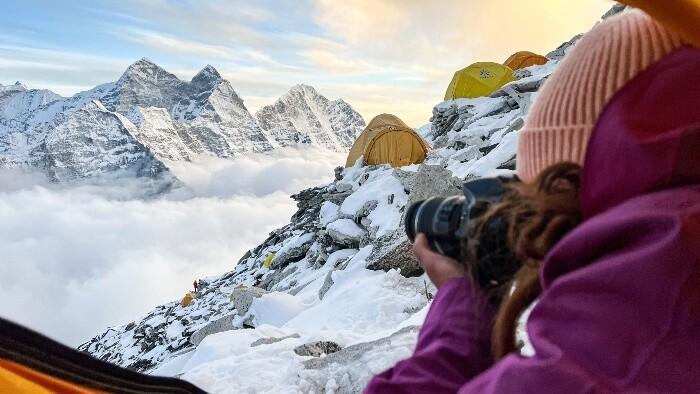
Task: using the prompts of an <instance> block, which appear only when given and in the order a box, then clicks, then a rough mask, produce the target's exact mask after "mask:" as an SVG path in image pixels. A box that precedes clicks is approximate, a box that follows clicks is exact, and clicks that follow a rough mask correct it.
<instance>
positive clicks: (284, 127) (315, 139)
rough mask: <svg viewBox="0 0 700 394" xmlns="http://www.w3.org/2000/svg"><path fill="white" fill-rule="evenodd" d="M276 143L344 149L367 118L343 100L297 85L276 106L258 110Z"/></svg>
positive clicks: (343, 150) (263, 126)
mask: <svg viewBox="0 0 700 394" xmlns="http://www.w3.org/2000/svg"><path fill="white" fill-rule="evenodd" d="M255 117H256V118H257V120H258V124H259V125H260V127H261V128H262V129H263V130H264V131H265V133H266V134H267V135H268V137H269V139H270V140H271V141H274V142H273V143H274V144H275V145H277V146H296V145H299V144H301V145H314V146H321V147H324V148H326V149H329V150H332V151H336V152H345V151H348V150H350V147H351V146H352V144H353V142H355V137H356V136H357V134H359V133H360V132H361V131H362V129H363V128H364V127H365V121H364V119H362V116H360V114H359V113H357V112H356V111H355V110H354V109H353V108H352V107H351V106H350V105H349V104H348V103H346V102H345V101H343V99H338V100H334V101H330V100H328V99H327V98H325V97H324V96H322V95H321V94H319V93H318V92H317V91H316V89H314V88H313V87H311V86H308V85H296V86H294V87H292V88H291V89H290V90H289V92H287V93H286V94H285V95H283V96H282V97H280V98H279V99H278V100H277V101H276V102H275V103H274V104H273V105H268V106H265V107H262V108H261V109H260V110H259V111H258V112H256V113H255Z"/></svg>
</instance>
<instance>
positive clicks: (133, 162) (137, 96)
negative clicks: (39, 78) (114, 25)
mask: <svg viewBox="0 0 700 394" xmlns="http://www.w3.org/2000/svg"><path fill="white" fill-rule="evenodd" d="M278 104H279V105H278ZM280 105H281V106H282V108H283V111H281V112H274V113H273V112H270V116H267V117H265V119H267V120H266V123H265V125H266V126H265V127H266V129H265V130H263V129H261V127H260V126H258V122H257V120H256V119H255V118H254V117H253V116H252V115H251V114H250V112H248V109H247V108H246V107H245V105H244V104H243V100H242V99H241V98H240V96H238V94H237V93H236V91H235V90H234V89H233V87H232V86H231V84H230V83H229V82H228V81H226V80H225V79H223V78H222V77H221V75H220V74H219V73H218V72H217V71H216V69H215V68H214V67H212V66H206V67H204V68H203V69H202V70H201V71H200V72H199V73H197V75H195V76H194V77H193V78H192V80H191V81H189V82H187V81H182V80H180V79H179V78H177V77H176V76H175V75H173V74H171V73H169V72H167V71H166V70H164V69H163V68H161V67H159V66H158V65H156V64H154V63H152V62H151V61H149V60H148V59H145V58H144V59H141V60H139V61H137V62H135V63H134V64H132V65H130V66H129V67H128V68H127V70H126V71H125V72H124V74H123V75H122V76H121V77H120V78H119V80H118V81H116V82H112V83H106V84H103V85H99V86H97V87H95V88H93V89H91V90H89V91H86V92H81V93H78V94H76V95H74V96H73V97H70V98H64V97H61V96H59V95H57V94H55V93H52V92H50V91H48V90H36V89H33V90H27V89H26V88H25V87H24V86H22V85H21V84H20V83H19V82H18V83H17V84H15V85H12V86H2V85H0V163H2V165H3V166H10V167H27V168H38V169H40V170H42V171H44V172H45V173H46V174H47V175H48V176H49V177H50V178H51V179H52V180H54V181H61V180H72V179H76V178H87V177H95V176H146V177H151V178H157V179H161V178H166V179H167V180H168V181H169V182H171V181H173V179H174V178H173V177H172V175H170V174H169V173H168V169H167V166H166V165H165V164H163V161H168V160H170V161H177V160H186V161H190V160H192V159H194V158H195V156H197V155H209V156H216V157H235V156H240V155H244V154H248V153H264V152H270V151H271V150H272V149H274V148H275V147H280V146H291V145H294V142H293V141H295V140H297V141H299V142H301V143H304V144H310V145H314V146H316V147H323V148H327V149H331V150H335V151H344V150H347V149H349V147H350V145H351V144H352V142H353V141H354V137H355V133H356V132H357V130H358V129H361V128H362V127H364V120H363V119H362V117H361V116H360V115H359V114H358V113H357V112H355V111H354V110H353V109H352V107H350V106H349V105H348V104H347V103H345V102H344V101H343V100H342V99H339V100H336V101H329V100H328V99H326V98H325V97H323V96H321V95H319V94H318V93H317V92H316V91H315V90H314V89H313V88H312V87H310V86H303V85H302V86H299V87H295V88H292V90H291V91H290V93H288V94H287V95H285V96H284V97H282V98H281V99H280V100H278V102H277V104H275V106H272V107H265V108H264V109H263V110H261V111H262V112H263V113H267V111H268V110H267V108H279V107H280ZM284 122H287V123H288V124H289V125H292V127H288V128H285V127H286V126H285V127H283V126H282V125H283V124H287V123H284ZM273 124H275V125H280V126H274V127H272V126H270V125H273Z"/></svg>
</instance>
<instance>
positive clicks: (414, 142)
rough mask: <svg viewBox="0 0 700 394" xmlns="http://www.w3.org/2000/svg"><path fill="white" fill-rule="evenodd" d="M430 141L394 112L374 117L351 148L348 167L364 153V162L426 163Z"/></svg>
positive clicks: (394, 165) (398, 165)
mask: <svg viewBox="0 0 700 394" xmlns="http://www.w3.org/2000/svg"><path fill="white" fill-rule="evenodd" d="M429 148H430V147H429V146H428V143H427V142H425V140H424V139H423V137H421V136H420V135H419V134H418V133H416V131H415V130H413V129H412V128H410V127H408V126H407V125H406V123H404V122H403V121H402V120H401V119H399V118H398V117H396V116H394V115H390V114H381V115H377V116H375V117H374V119H372V120H371V121H370V122H369V124H368V125H367V127H365V129H364V130H363V131H362V133H361V134H360V135H359V136H358V137H357V139H356V140H355V143H354V144H353V145H352V148H350V153H349V154H348V159H347V161H346V163H345V166H346V167H351V166H353V165H354V164H355V162H356V161H357V159H358V158H359V157H360V156H364V159H363V162H362V164H363V165H368V164H369V165H374V164H384V163H387V164H389V165H391V166H392V167H401V166H406V165H409V164H417V163H422V162H423V160H425V156H426V155H427V154H428V149H429Z"/></svg>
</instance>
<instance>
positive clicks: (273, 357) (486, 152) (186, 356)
mask: <svg viewBox="0 0 700 394" xmlns="http://www.w3.org/2000/svg"><path fill="white" fill-rule="evenodd" d="M620 10H621V7H617V8H616V9H614V11H615V12H619V11H620ZM578 38H580V36H576V37H574V38H573V39H572V40H571V41H569V42H567V43H564V44H562V45H561V46H560V47H559V48H557V49H556V50H555V51H553V52H551V53H550V54H548V56H547V57H548V58H549V59H550V61H549V62H548V63H547V64H545V65H541V66H531V67H528V68H526V69H523V70H519V71H518V72H517V75H518V76H519V79H518V80H516V81H514V82H512V83H510V84H508V85H506V86H504V87H503V88H502V89H500V90H499V91H497V92H495V93H494V94H492V95H491V96H490V97H480V98H474V99H458V100H451V101H446V102H442V103H439V104H437V105H436V106H435V107H434V108H433V116H432V117H431V124H430V126H429V127H422V128H421V129H420V130H419V132H421V134H423V135H424V136H425V137H426V139H427V140H428V142H429V143H430V145H431V147H432V148H431V150H430V152H429V154H428V157H427V159H426V161H425V162H424V163H423V164H420V165H412V166H407V167H403V168H391V167H388V166H386V165H381V166H367V167H360V166H359V164H358V165H355V166H353V167H350V168H341V167H339V168H337V169H336V174H335V175H336V178H335V181H333V182H331V183H329V184H327V185H322V186H319V187H315V188H311V189H307V190H304V191H301V192H300V193H298V194H295V195H294V196H292V197H293V198H294V199H295V200H296V201H297V207H298V211H297V212H296V213H295V214H294V215H293V216H292V218H291V221H290V223H289V224H288V225H286V226H284V227H282V228H280V229H277V230H275V231H273V232H271V233H270V235H269V237H268V239H267V240H265V241H264V242H263V243H261V244H260V245H258V246H256V247H255V248H253V249H251V250H250V251H249V252H248V253H246V254H245V255H244V256H243V257H242V258H241V259H240V261H239V262H238V263H237V265H236V266H235V268H234V270H233V271H231V272H228V273H225V274H223V275H221V276H218V277H212V278H207V279H205V280H202V281H200V293H199V295H198V296H197V298H195V299H194V300H193V301H192V302H191V303H190V304H189V305H187V306H182V305H181V304H180V302H179V300H176V301H173V302H171V303H168V304H165V305H161V306H159V307H157V308H155V309H154V310H153V311H152V312H150V313H149V314H147V315H146V316H144V317H143V318H141V319H138V320H135V321H133V322H130V323H128V324H126V325H123V326H120V327H112V328H109V329H108V330H106V331H105V332H103V333H101V334H99V335H97V336H96V337H94V338H93V339H92V340H90V341H88V342H86V343H85V344H83V345H82V346H80V349H81V350H83V351H85V352H88V353H90V354H92V355H94V356H96V357H99V358H101V359H104V360H108V361H110V362H113V363H116V364H118V365H122V366H125V367H128V368H132V369H136V370H139V371H144V372H149V373H153V374H161V375H168V376H179V377H181V378H182V379H186V380H188V381H191V382H193V383H195V384H197V385H198V386H200V387H201V388H203V389H205V390H208V391H210V392H289V393H310V392H314V393H324V392H327V393H359V392H361V391H362V389H363V388H364V386H365V385H366V383H367V381H368V380H369V379H370V378H371V377H372V376H373V375H374V374H376V373H378V372H381V371H383V370H384V369H386V368H388V367H390V366H392V365H393V364H394V363H396V361H398V360H400V359H402V358H405V357H408V356H409V355H410V354H411V353H412V351H413V348H414V347H415V342H416V337H417V333H418V330H419V329H420V326H421V324H422V322H423V320H424V318H425V315H426V314H427V311H428V308H429V305H430V299H431V298H432V294H433V293H434V292H435V288H434V287H432V285H430V282H429V280H428V279H427V277H426V276H425V275H424V274H422V273H421V270H420V269H419V265H418V263H417V262H416V261H415V260H414V258H413V257H412V255H411V252H410V244H409V242H408V239H407V237H406V234H405V232H404V229H403V226H402V216H403V215H404V213H405V209H406V207H407V206H409V205H410V204H411V203H412V202H415V201H419V200H422V199H425V198H427V197H429V196H435V195H455V194H460V193H461V184H462V183H463V181H464V180H465V179H469V178H474V177H484V176H494V175H509V174H512V173H513V172H514V169H515V159H516V157H515V154H516V140H517V134H518V132H519V130H520V129H521V128H522V126H523V125H524V117H525V116H526V115H527V112H528V110H529V108H530V106H531V104H532V101H533V100H534V99H536V95H537V90H538V89H539V88H540V86H541V85H542V84H543V82H544V81H545V80H546V78H547V77H548V76H549V75H550V74H551V73H552V72H553V71H554V70H555V69H556V66H557V64H558V63H559V61H560V60H561V58H562V57H563V56H564V55H565V54H566V53H567V52H568V50H569V48H570V47H571V46H572V45H573V44H574V43H575V41H576V40H577V39H578ZM298 90H303V89H298ZM276 105H277V104H276ZM282 106H283V104H280V107H282ZM521 324H522V322H521ZM522 330H523V329H522V326H521V327H520V328H519V338H521V339H523V340H525V341H526V337H525V336H523V335H524V334H522V332H523V331H522Z"/></svg>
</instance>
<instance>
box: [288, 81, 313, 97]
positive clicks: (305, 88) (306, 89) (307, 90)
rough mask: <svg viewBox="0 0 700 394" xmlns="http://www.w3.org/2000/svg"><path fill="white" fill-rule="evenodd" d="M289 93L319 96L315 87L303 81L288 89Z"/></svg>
mask: <svg viewBox="0 0 700 394" xmlns="http://www.w3.org/2000/svg"><path fill="white" fill-rule="evenodd" d="M289 93H301V94H308V95H312V96H320V94H319V93H318V91H317V90H316V89H314V87H313V86H309V85H306V84H303V83H301V84H298V85H294V86H292V87H291V89H289Z"/></svg>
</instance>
